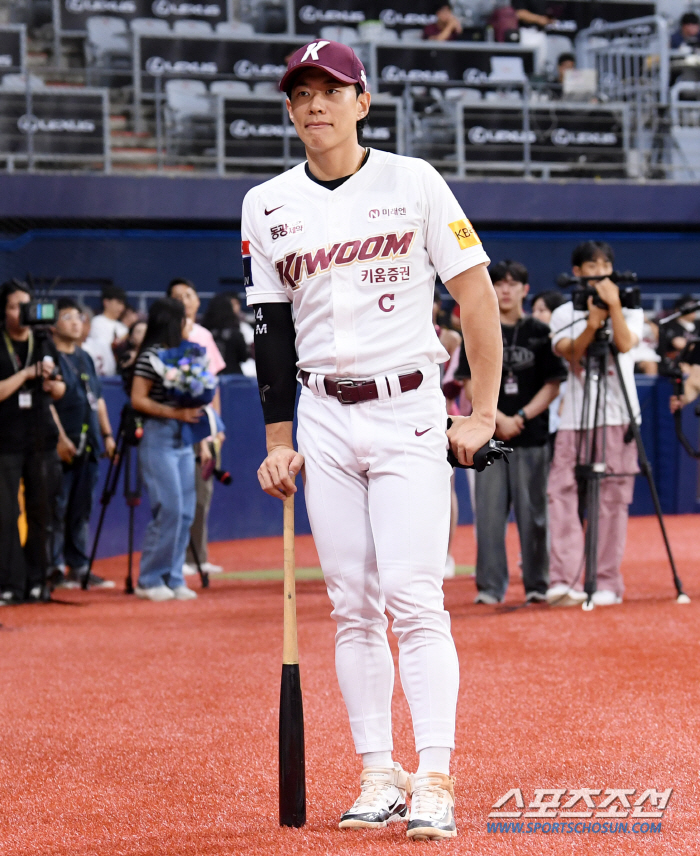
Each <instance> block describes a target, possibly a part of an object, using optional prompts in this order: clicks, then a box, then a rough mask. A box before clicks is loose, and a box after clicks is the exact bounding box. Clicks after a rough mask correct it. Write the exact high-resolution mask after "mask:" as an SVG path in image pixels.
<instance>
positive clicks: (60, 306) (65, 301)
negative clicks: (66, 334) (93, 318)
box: [57, 297, 83, 312]
mask: <svg viewBox="0 0 700 856" xmlns="http://www.w3.org/2000/svg"><path fill="white" fill-rule="evenodd" d="M64 309H77V310H78V312H82V311H83V307H82V306H81V305H80V304H79V303H78V301H77V300H73V298H72V297H59V298H58V301H57V310H58V312H63V310H64Z"/></svg>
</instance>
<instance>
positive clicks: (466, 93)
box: [444, 86, 481, 104]
mask: <svg viewBox="0 0 700 856" xmlns="http://www.w3.org/2000/svg"><path fill="white" fill-rule="evenodd" d="M444 97H445V99H446V100H447V101H462V102H464V103H467V104H469V103H472V102H474V101H481V90H480V89H472V88H471V87H470V86H450V87H448V88H447V89H446V90H445V92H444Z"/></svg>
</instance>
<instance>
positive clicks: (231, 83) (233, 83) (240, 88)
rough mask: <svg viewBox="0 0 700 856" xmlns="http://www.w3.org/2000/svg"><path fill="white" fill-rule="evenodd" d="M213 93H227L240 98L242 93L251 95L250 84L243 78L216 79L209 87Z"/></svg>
mask: <svg viewBox="0 0 700 856" xmlns="http://www.w3.org/2000/svg"><path fill="white" fill-rule="evenodd" d="M209 91H210V92H211V94H212V95H226V96H227V97H232V98H238V97H239V96H241V95H250V94H251V92H250V86H248V84H247V83H245V82H244V81H243V80H215V81H214V82H213V83H212V85H211V86H210V87H209Z"/></svg>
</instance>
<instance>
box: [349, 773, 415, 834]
mask: <svg viewBox="0 0 700 856" xmlns="http://www.w3.org/2000/svg"><path fill="white" fill-rule="evenodd" d="M408 781H409V776H408V773H406V772H405V771H404V770H403V769H402V768H401V764H398V763H396V761H394V766H393V767H365V769H364V770H363V771H362V777H361V778H360V796H359V797H358V798H357V799H356V800H355V804H354V805H353V807H352V808H351V809H348V811H346V812H345V813H344V814H343V815H342V817H341V818H340V823H339V824H338V826H339V827H340V829H378V828H379V827H383V826H386V825H387V824H388V823H393V822H394V821H398V820H407V818H408V806H407V805H406V788H407V787H408Z"/></svg>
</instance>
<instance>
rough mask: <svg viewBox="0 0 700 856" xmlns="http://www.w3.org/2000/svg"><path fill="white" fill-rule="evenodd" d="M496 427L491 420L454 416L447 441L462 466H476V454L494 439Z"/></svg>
mask: <svg viewBox="0 0 700 856" xmlns="http://www.w3.org/2000/svg"><path fill="white" fill-rule="evenodd" d="M494 429H495V425H494V423H492V422H491V421H490V420H486V419H479V417H477V416H474V415H473V414H472V416H453V417H452V426H451V427H450V428H449V429H448V431H447V439H448V441H449V443H450V445H451V446H452V451H453V452H454V454H455V457H456V458H457V460H458V461H459V462H460V464H462V466H467V467H471V466H473V464H474V452H478V451H479V449H480V448H481V447H482V446H484V445H486V443H488V441H489V440H490V439H491V438H492V437H493V434H494Z"/></svg>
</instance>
